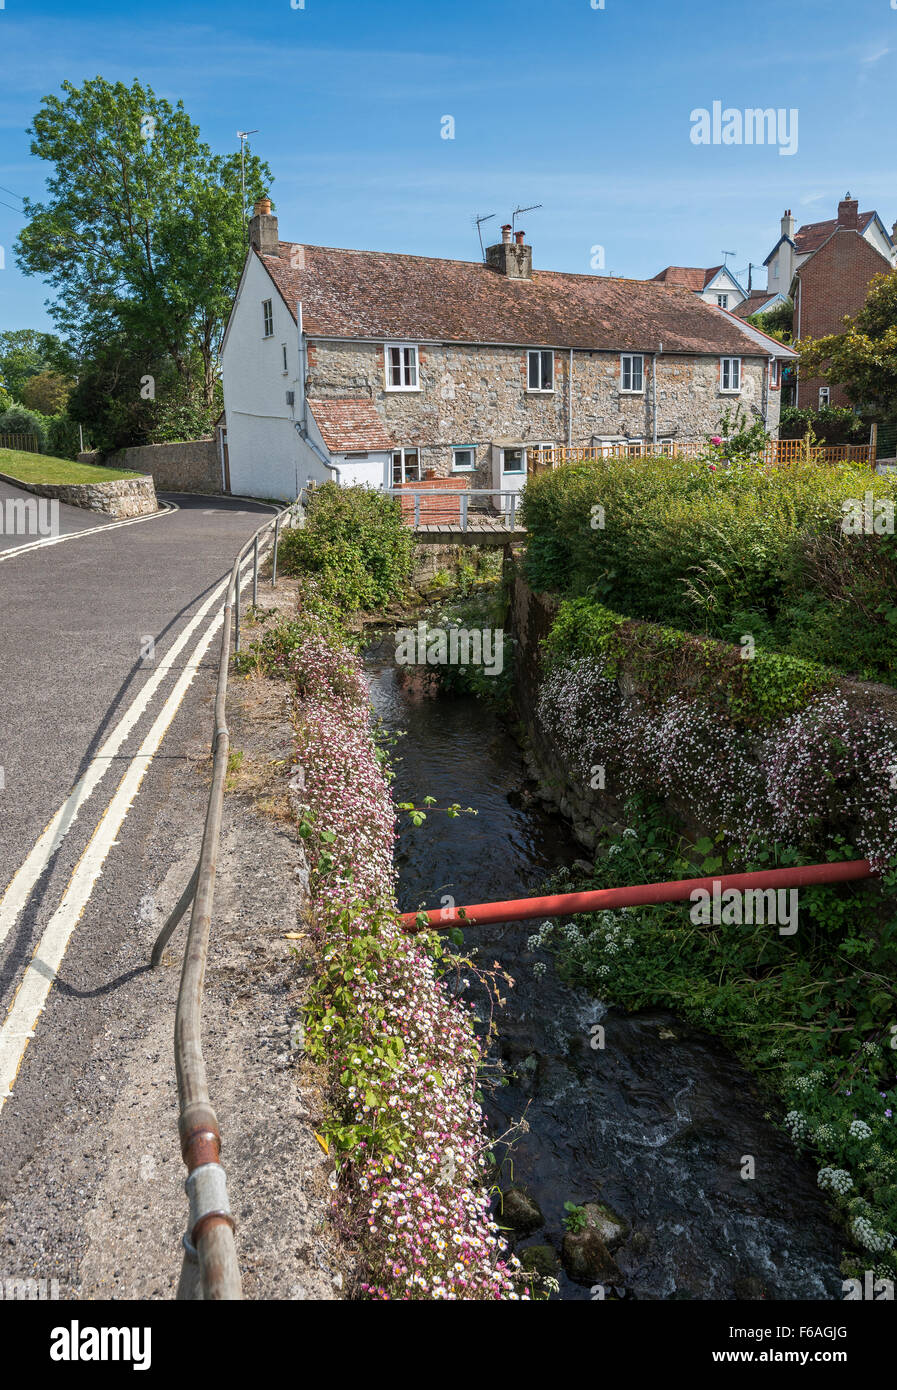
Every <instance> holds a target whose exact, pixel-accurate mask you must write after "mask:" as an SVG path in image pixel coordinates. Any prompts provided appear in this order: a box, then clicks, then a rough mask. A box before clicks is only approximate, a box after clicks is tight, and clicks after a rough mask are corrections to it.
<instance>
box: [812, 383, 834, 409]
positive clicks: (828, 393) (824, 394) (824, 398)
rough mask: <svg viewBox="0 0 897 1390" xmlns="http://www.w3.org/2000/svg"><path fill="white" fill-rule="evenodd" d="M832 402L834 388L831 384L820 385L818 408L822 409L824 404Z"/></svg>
mask: <svg viewBox="0 0 897 1390" xmlns="http://www.w3.org/2000/svg"><path fill="white" fill-rule="evenodd" d="M831 403H832V388H831V387H830V386H820V388H819V398H818V400H817V402H816V409H817V410H821V409H822V407H823V406H824V405H831Z"/></svg>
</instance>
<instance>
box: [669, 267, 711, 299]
mask: <svg viewBox="0 0 897 1390" xmlns="http://www.w3.org/2000/svg"><path fill="white" fill-rule="evenodd" d="M722 269H723V267H722V266H721V265H712V266H710V267H709V269H707V270H704V269H702V268H701V267H700V266H696V265H668V266H667V267H666V269H664V270H662V271H661V272H660V273H659V274H658V275H655V276H653V279H655V280H660V281H661V283H662V284H664V285H684V286H685V288H686V289H687V290H692V291H694V292H695V293H697V294H700V292H701V290H703V289H704V288H705V286H707V285H709V284H710V281H711V280H712V279H713V277H714V275H716V274H717V273H718V272H719V271H720V270H722Z"/></svg>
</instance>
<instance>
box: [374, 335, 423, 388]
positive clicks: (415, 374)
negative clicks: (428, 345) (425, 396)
mask: <svg viewBox="0 0 897 1390" xmlns="http://www.w3.org/2000/svg"><path fill="white" fill-rule="evenodd" d="M394 352H398V353H400V354H401V356H400V358H399V361H398V363H397V364H394V363H393V361H392V354H393V353H394ZM408 353H410V354H411V357H410V359H409V358H408V357H407V354H408ZM394 365H397V366H398V369H399V374H400V375H401V377H402V382H401V384H400V385H398V386H396V385H395V383H394V382H393V379H392V373H393V366H394ZM383 371H384V376H385V379H386V389H387V391H419V390H420V353H419V351H418V347H417V343H384V344H383ZM408 377H412V378H413V380H410V381H409V380H408V379H407V378H408Z"/></svg>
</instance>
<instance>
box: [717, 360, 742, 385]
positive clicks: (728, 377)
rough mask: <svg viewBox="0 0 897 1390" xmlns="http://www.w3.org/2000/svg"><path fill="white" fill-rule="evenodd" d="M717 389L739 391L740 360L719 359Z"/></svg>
mask: <svg viewBox="0 0 897 1390" xmlns="http://www.w3.org/2000/svg"><path fill="white" fill-rule="evenodd" d="M719 362H720V368H719V389H720V390H721V391H729V392H735V391H740V390H741V358H740V357H721V358H720V359H719Z"/></svg>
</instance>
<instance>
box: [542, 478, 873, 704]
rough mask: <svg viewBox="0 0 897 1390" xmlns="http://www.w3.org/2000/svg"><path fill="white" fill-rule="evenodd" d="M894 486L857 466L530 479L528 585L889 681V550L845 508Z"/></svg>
mask: <svg viewBox="0 0 897 1390" xmlns="http://www.w3.org/2000/svg"><path fill="white" fill-rule="evenodd" d="M867 492H871V493H872V494H873V496H874V498H876V499H885V500H889V501H891V502H892V503H893V501H894V499H895V498H897V484H895V482H894V481H892V480H891V479H890V478H884V477H880V476H877V475H874V474H872V473H870V471H869V470H868V468H865V467H863V466H860V465H843V466H822V465H815V464H799V465H794V466H791V467H779V468H767V467H756V466H750V465H747V466H737V467H732V468H728V469H727V468H718V469H717V470H716V471H712V470H711V468H710V467H709V466H708V464H707V463H706V462H704V461H698V460H686V459H607V460H602V461H601V462H598V463H590V464H574V465H568V466H565V467H561V468H558V469H555V470H553V471H551V472H548V473H544V474H541V475H539V476H537V477H535V478H533V479H531V480H530V481H529V483H528V484H527V486H526V489H525V492H524V498H523V520H524V524H525V526H526V528H527V531H528V533H529V539H528V544H527V554H526V561H525V571H526V575H527V578H528V580H529V582H530V584H531V585H532V586H533V588H535V589H537V590H553V591H560V592H561V593H565V594H569V595H573V596H577V595H587V596H589V597H591V598H593V599H595V600H597V601H598V602H600V603H603V604H605V605H606V606H607V607H608V608H610V609H613V610H615V611H616V612H618V613H623V614H626V615H629V616H632V617H638V618H645V619H651V620H655V621H657V622H660V623H663V624H665V625H668V626H670V627H673V628H677V629H680V630H685V631H690V632H696V633H701V634H704V635H707V636H711V637H716V638H719V639H721V640H722V641H725V642H734V643H740V642H741V639H742V637H743V636H745V635H750V636H752V637H753V639H754V641H755V642H756V644H757V647H758V648H759V647H763V648H766V649H771V650H776V651H779V652H782V653H786V654H788V655H791V656H794V657H797V658H800V659H803V660H809V661H814V662H818V663H821V664H823V665H830V666H835V667H838V668H839V669H841V670H843V671H847V672H850V673H851V674H855V675H859V676H863V677H866V678H869V679H884V680H888V681H891V682H894V683H897V544H895V537H894V535H893V534H884V535H877V534H874V533H873V534H869V535H866V534H863V535H857V536H854V535H846V534H845V533H844V531H843V530H842V527H841V522H842V520H843V519H844V512H843V509H842V503H844V502H845V501H846V500H848V499H856V500H857V501H858V502H860V503H861V502H862V501H863V499H864V498H865V495H866V493H867Z"/></svg>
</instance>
